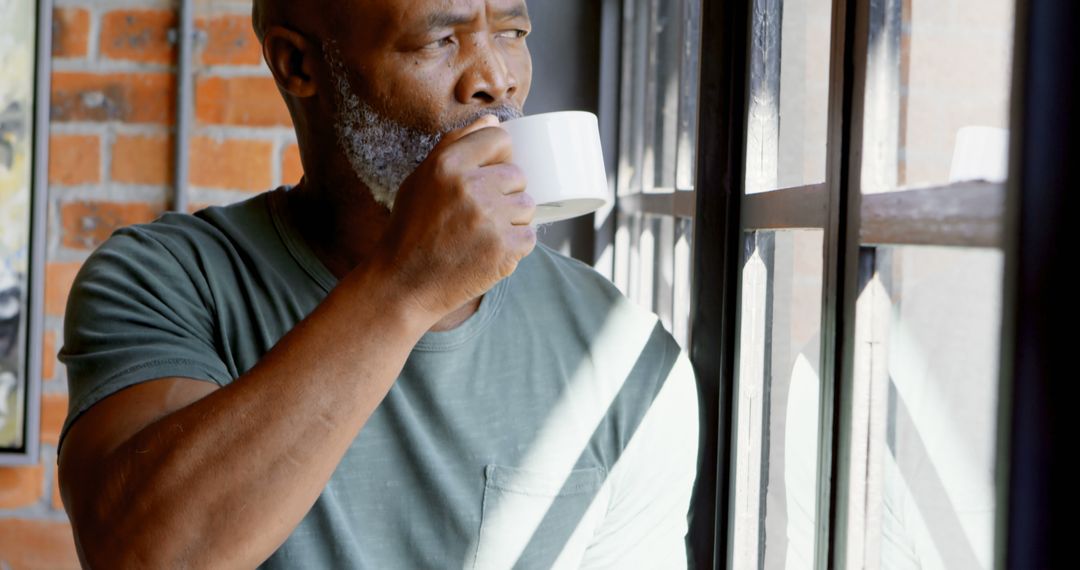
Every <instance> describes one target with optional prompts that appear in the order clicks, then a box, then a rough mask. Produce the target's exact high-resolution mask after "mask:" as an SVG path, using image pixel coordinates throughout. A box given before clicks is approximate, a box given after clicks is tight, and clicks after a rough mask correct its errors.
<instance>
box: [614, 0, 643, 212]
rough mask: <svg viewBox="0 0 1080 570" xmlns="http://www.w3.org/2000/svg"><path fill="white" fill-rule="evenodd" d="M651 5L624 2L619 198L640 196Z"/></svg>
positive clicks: (634, 0) (639, 2)
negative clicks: (631, 195)
mask: <svg viewBox="0 0 1080 570" xmlns="http://www.w3.org/2000/svg"><path fill="white" fill-rule="evenodd" d="M648 16H649V2H648V0H625V1H624V2H623V40H622V58H623V61H622V77H623V78H622V90H621V95H620V103H619V107H620V109H621V111H620V113H621V120H620V123H621V127H620V129H619V172H618V188H619V194H633V193H636V192H641V191H642V190H641V188H642V183H643V179H642V163H643V162H644V160H643V159H644V156H645V150H644V148H645V120H644V117H645V99H646V84H645V82H646V76H647V72H648V62H649V59H648V58H649V33H648V32H649V19H648Z"/></svg>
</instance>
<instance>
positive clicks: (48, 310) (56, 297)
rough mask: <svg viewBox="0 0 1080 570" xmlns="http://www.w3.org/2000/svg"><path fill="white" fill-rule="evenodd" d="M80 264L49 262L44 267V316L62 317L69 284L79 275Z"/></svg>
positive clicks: (69, 290) (69, 289) (69, 288)
mask: <svg viewBox="0 0 1080 570" xmlns="http://www.w3.org/2000/svg"><path fill="white" fill-rule="evenodd" d="M80 267H82V264H81V263H78V262H76V263H64V262H50V263H48V264H46V265H45V314H46V315H49V316H54V317H62V316H64V308H65V307H66V306H67V298H68V293H69V292H71V283H72V282H73V281H74V280H75V275H77V274H78V273H79V268H80Z"/></svg>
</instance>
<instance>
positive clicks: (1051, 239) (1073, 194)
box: [995, 0, 1080, 569]
mask: <svg viewBox="0 0 1080 570" xmlns="http://www.w3.org/2000/svg"><path fill="white" fill-rule="evenodd" d="M1077 22H1080V4H1078V3H1077V2H1068V1H1064V2H1063V1H1059V0H1030V1H1018V2H1017V27H1016V36H1015V50H1014V71H1013V85H1014V87H1013V115H1012V128H1011V136H1012V141H1011V148H1012V151H1011V163H1010V172H1011V173H1012V174H1011V178H1012V179H1011V180H1010V183H1009V187H1008V188H1009V190H1008V207H1007V211H1008V213H1009V216H1010V219H1009V221H1008V223H1007V225H1006V227H1007V231H1008V236H1009V243H1008V244H1007V246H1006V257H1005V259H1006V262H1005V263H1006V266H1005V279H1006V280H1005V289H1004V290H1005V306H1004V314H1003V320H1002V322H1003V327H1002V329H1003V330H1002V360H1001V363H1002V364H1001V395H1000V398H999V402H1000V408H999V409H1000V418H999V426H1000V431H999V437H998V457H999V459H1000V461H999V464H998V467H999V469H998V475H999V478H998V485H997V487H998V493H999V494H998V503H997V504H998V509H999V513H998V517H997V519H998V520H999V526H998V535H997V540H996V544H997V545H998V552H997V554H998V558H997V564H995V566H996V567H999V568H1017V569H1019V568H1066V567H1069V566H1073V565H1075V563H1076V554H1075V552H1074V550H1075V547H1074V546H1073V543H1074V542H1075V539H1074V538H1073V537H1072V535H1073V534H1074V533H1073V532H1072V531H1071V530H1070V529H1071V528H1072V524H1071V523H1072V522H1073V521H1072V519H1073V518H1075V516H1074V512H1073V501H1072V500H1070V499H1071V498H1072V497H1073V495H1074V490H1073V489H1072V487H1074V486H1075V482H1074V481H1073V477H1072V473H1073V471H1074V470H1073V469H1071V468H1069V467H1068V465H1069V463H1071V461H1070V460H1071V459H1072V455H1073V454H1074V448H1075V446H1074V445H1073V442H1072V439H1073V438H1072V436H1071V434H1072V433H1073V429H1072V427H1071V426H1072V421H1071V420H1072V414H1073V413H1074V412H1073V408H1074V407H1075V402H1076V390H1075V388H1074V387H1075V385H1076V357H1075V353H1076V343H1075V339H1076V330H1075V329H1076V315H1077V314H1078V311H1077V302H1076V293H1075V290H1076V280H1075V277H1073V275H1072V271H1073V270H1074V267H1073V265H1074V263H1072V260H1073V259H1075V250H1073V249H1072V248H1070V247H1069V245H1068V244H1070V243H1075V241H1074V239H1073V238H1075V235H1074V234H1075V232H1076V228H1075V227H1073V224H1075V223H1076V219H1077V218H1076V216H1077V215H1078V213H1080V212H1078V210H1080V209H1078V208H1077V190H1078V189H1080V166H1078V163H1077V161H1076V159H1075V158H1074V157H1072V156H1071V153H1070V151H1069V150H1068V149H1069V148H1070V147H1072V145H1071V144H1070V143H1072V142H1073V140H1074V139H1075V138H1076V134H1077V133H1080V108H1078V107H1077V105H1076V101H1077V100H1080V56H1078V53H1080V40H1078V39H1077V35H1076V23H1077Z"/></svg>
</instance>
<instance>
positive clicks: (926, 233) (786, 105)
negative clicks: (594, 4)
mask: <svg viewBox="0 0 1080 570" xmlns="http://www.w3.org/2000/svg"><path fill="white" fill-rule="evenodd" d="M1017 5H1018V4H1017V3H1016V2H1015V1H1014V0H985V1H984V0H952V1H949V2H937V1H932V0H848V1H841V0H834V1H832V2H828V1H824V0H816V1H815V0H743V1H723V2H720V1H716V2H714V1H712V0H703V1H702V2H700V3H698V2H687V1H669V2H665V1H662V0H625V1H624V2H623V3H622V22H623V26H622V32H623V35H622V62H621V63H622V66H621V72H622V78H621V105H620V113H621V115H620V116H621V120H620V145H619V153H618V154H619V161H618V162H619V168H618V206H617V212H618V224H617V231H616V239H615V250H614V251H615V259H616V263H615V280H616V283H617V284H618V285H619V286H620V287H621V288H622V289H623V291H624V292H626V293H627V294H628V295H629V296H630V297H631V299H633V300H635V301H637V302H638V303H640V304H642V305H643V306H645V307H647V308H649V309H652V310H654V311H656V312H657V313H658V314H659V315H660V316H661V318H662V319H663V321H664V324H665V326H667V327H668V328H669V329H670V330H672V332H673V333H674V334H675V336H676V338H677V339H678V340H679V342H680V343H681V344H682V345H683V346H684V347H687V348H688V349H690V351H691V358H692V360H693V361H694V364H695V368H696V370H697V372H698V375H699V382H700V383H701V392H702V395H703V397H704V399H705V401H706V404H705V405H706V409H705V410H704V412H705V413H704V417H703V419H704V422H705V423H704V424H703V429H705V430H706V431H708V433H707V434H705V437H703V443H704V444H705V445H706V448H703V450H702V465H703V467H702V472H701V474H700V476H699V486H701V485H704V486H706V487H709V489H703V488H699V490H698V493H699V494H698V495H697V497H696V502H695V512H694V517H693V522H692V528H691V539H692V541H693V546H694V549H695V558H696V560H697V563H698V566H702V567H717V568H719V567H724V568H770V569H771V568H842V567H851V568H856V567H865V568H899V567H920V568H992V567H995V566H998V565H1000V564H1001V561H1002V558H1001V556H1002V552H1003V550H1002V541H1003V540H1005V537H1004V536H1003V535H1002V533H1001V529H1004V528H1007V527H1006V526H1004V525H1003V524H1002V523H1001V522H1000V520H999V519H1000V517H1001V516H1002V510H1001V505H1000V504H999V503H1000V497H1002V496H1003V495H1002V494H1003V493H1004V492H1005V489H1004V488H1003V487H1002V484H1001V481H1003V479H1002V478H1001V471H1000V469H1001V468H1000V465H1004V464H1005V463H1004V462H1003V461H1002V458H1001V457H999V455H1000V454H1001V453H1002V451H1001V450H1003V449H1009V448H1008V445H1007V444H1008V443H1009V442H1008V441H1004V440H1003V438H1001V437H1000V434H1004V433H1008V432H1006V431H1001V430H1000V428H999V426H1000V425H1001V423H1002V421H1003V418H1004V419H1007V417H1006V416H1000V415H999V407H1000V406H1003V405H1004V406H1009V405H1012V404H1011V403H1009V402H1008V401H1007V400H1005V403H1004V404H1002V402H1003V400H1002V396H1001V394H1010V393H1011V392H1009V390H1010V389H1011V388H1010V384H1009V382H1003V381H1001V380H1000V379H1002V378H1007V374H1008V370H1004V371H1003V368H1002V362H1005V363H1007V364H1008V363H1009V357H1008V354H1010V351H1011V350H1013V349H1014V348H1015V347H1010V346H1007V345H1004V344H1003V342H1002V339H1003V338H1006V339H1007V338H1008V334H1009V330H1011V329H1010V327H1011V326H1012V325H1011V324H1010V312H1009V305H1010V302H1009V299H1010V295H1012V294H1013V293H1012V292H1011V290H1010V285H1009V283H1010V279H1011V278H1010V276H1009V273H1008V271H1007V269H1006V268H1007V266H1008V265H1009V264H1010V263H1015V261H1010V255H1011V254H1010V253H1009V251H1010V250H1009V244H1010V243H1014V240H1016V239H1018V238H1017V237H1016V236H1014V235H1010V233H1009V230H1010V228H1012V227H1013V226H1010V223H1009V219H1010V216H1011V215H1015V214H1011V213H1010V212H1011V210H1010V209H1009V208H1008V207H1006V203H1007V196H1008V195H1009V192H1010V191H1009V190H1007V189H1008V188H1009V187H1010V184H1016V185H1018V184H1019V183H1018V182H1015V183H1014V182H1013V181H1012V177H1013V176H1014V173H1010V171H1009V156H1010V147H1009V141H1010V127H1011V126H1012V125H1015V124H1022V119H1021V118H1020V116H1019V115H1017V114H1016V113H1015V111H1014V110H1013V105H1012V100H1011V95H1012V93H1013V92H1014V91H1016V90H1018V89H1021V88H1023V87H1024V86H1025V84H1024V78H1023V77H1021V76H1020V75H1016V76H1014V65H1013V62H1012V55H1013V46H1014V42H1018V41H1031V40H1030V38H1028V36H1026V35H1024V36H1021V35H1017V36H1016V38H1014V30H1020V31H1025V32H1026V30H1027V29H1026V28H1024V26H1025V25H1026V23H1027V21H1026V20H1024V18H1022V17H1021V16H1022V15H1023V14H1022V13H1016V6H1017ZM1019 5H1020V6H1025V4H1024V3H1020V4H1019ZM1051 21H1052V19H1047V20H1045V21H1044V22H1043V23H1044V24H1045V23H1046V22H1051ZM1018 23H1019V26H1018ZM700 30H705V32H704V33H702V32H701V31H700ZM1031 33H1034V32H1031ZM1031 37H1035V36H1031ZM1025 38H1028V39H1025ZM1048 45H1049V44H1048ZM1055 45H1056V44H1055ZM1058 47H1059V48H1060V45H1059V46H1058ZM1016 69H1020V70H1024V69H1025V67H1024V64H1021V65H1020V66H1017V67H1016ZM1042 72H1044V73H1045V72H1046V69H1042ZM1029 80H1030V79H1029ZM1047 85H1049V84H1047ZM1047 93H1049V91H1048V92H1047ZM1028 112H1031V109H1028ZM695 123H696V125H695ZM1017 155H1019V151H1016V150H1015V149H1014V152H1013V156H1014V157H1015V156H1017ZM1016 160H1017V159H1016V158H1014V165H1015V164H1017V163H1016V162H1015V161H1016ZM1060 190H1061V189H1060V188H1058V189H1057V190H1055V191H1060ZM1014 192H1015V191H1014ZM1013 203H1017V200H1016V199H1015V198H1014V199H1013ZM1016 350H1019V349H1018V348H1017V349H1016ZM1029 393H1033V392H1031V391H1029ZM1017 405H1018V404H1017ZM1000 409H1005V408H1000ZM1013 409H1019V408H1015V407H1014V408H1013ZM1012 464H1014V465H1015V461H1013V462H1012ZM714 466H715V467H714ZM712 509H715V511H713V510H712ZM704 511H707V512H708V514H701V513H702V512H704ZM1008 528H1012V527H1008ZM1010 532H1012V531H1010Z"/></svg>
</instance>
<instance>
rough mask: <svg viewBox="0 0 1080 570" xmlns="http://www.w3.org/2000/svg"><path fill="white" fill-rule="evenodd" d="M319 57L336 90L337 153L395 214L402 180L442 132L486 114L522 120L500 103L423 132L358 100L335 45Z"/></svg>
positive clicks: (329, 43) (329, 45)
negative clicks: (323, 55) (343, 156)
mask: <svg viewBox="0 0 1080 570" xmlns="http://www.w3.org/2000/svg"><path fill="white" fill-rule="evenodd" d="M323 53H324V54H325V56H326V63H327V64H328V65H329V67H330V76H331V78H332V79H333V81H334V83H335V85H336V87H337V93H336V97H335V99H336V107H337V109H336V112H335V121H334V130H335V133H336V135H337V143H338V148H339V149H340V150H341V152H342V154H344V155H345V157H346V158H347V159H348V161H349V164H350V165H351V166H352V169H353V172H354V173H355V174H356V177H357V178H358V179H359V180H360V182H363V183H364V185H365V186H367V187H368V189H369V190H370V191H371V196H372V197H373V198H375V201H376V202H378V203H379V204H382V205H383V206H385V207H386V208H387V209H388V210H393V208H394V200H395V199H396V198H397V193H398V190H399V189H400V188H401V185H402V184H403V183H404V182H405V179H407V178H408V177H409V176H410V175H411V174H412V173H413V172H414V171H416V168H417V167H418V166H420V163H422V162H423V161H424V159H426V158H427V157H428V155H429V154H431V151H432V150H433V149H434V148H435V146H436V145H438V144H439V141H441V140H442V137H443V136H444V135H445V134H446V133H449V132H451V131H454V130H457V129H460V128H462V127H465V126H468V125H470V124H472V123H473V122H475V121H476V120H477V119H479V118H480V117H482V116H484V115H495V116H496V117H498V119H499V121H500V122H502V121H509V120H511V119H517V118H519V117H521V116H522V112H521V110H520V109H518V108H517V107H514V106H512V105H509V104H504V105H501V106H499V107H492V108H488V109H483V110H481V111H478V112H477V113H476V114H475V115H473V116H471V117H468V118H466V119H463V120H461V121H459V122H457V123H455V124H451V125H445V126H444V127H443V128H442V130H441V131H439V132H434V133H431V132H424V131H421V130H419V129H416V128H413V127H409V126H406V125H403V124H401V123H398V122H397V121H394V120H393V119H390V118H388V117H385V116H383V115H382V114H380V113H379V112H378V111H376V110H375V108H374V107H372V106H371V105H370V104H368V103H367V102H365V101H363V100H361V99H360V96H359V95H357V93H356V91H355V90H354V89H353V88H352V85H351V84H350V83H349V74H348V71H347V69H346V68H345V64H344V63H343V61H342V58H341V52H340V51H338V48H337V45H336V43H335V42H333V41H326V42H324V43H323Z"/></svg>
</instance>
